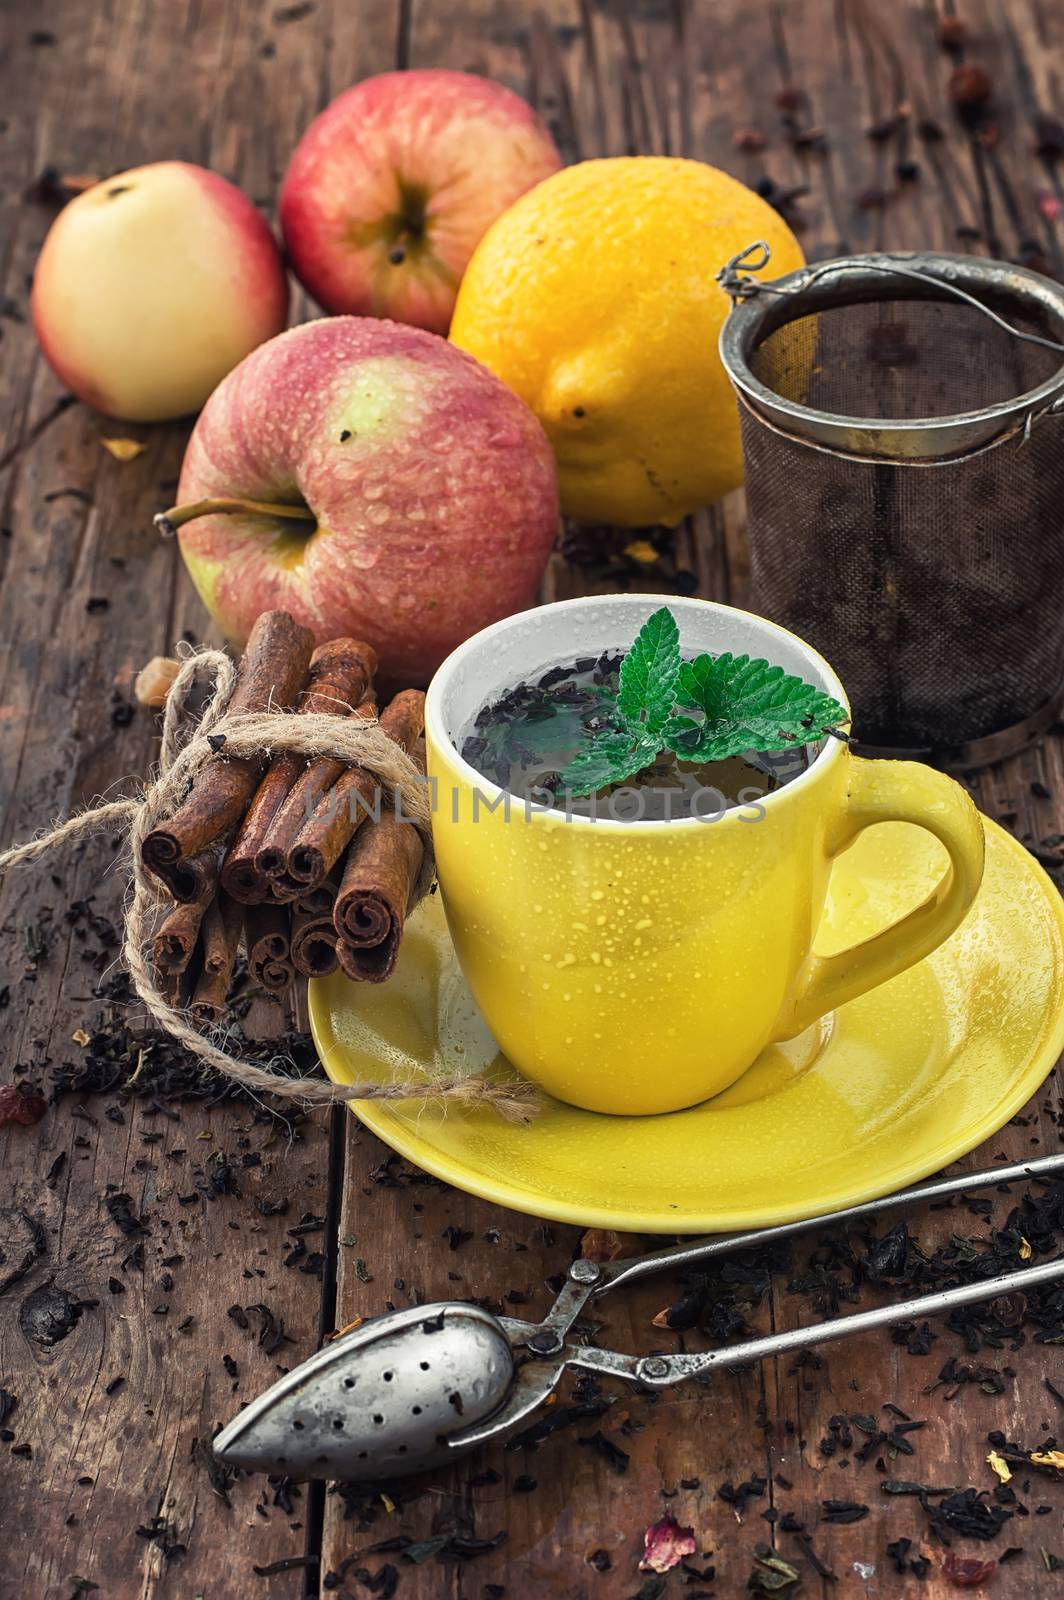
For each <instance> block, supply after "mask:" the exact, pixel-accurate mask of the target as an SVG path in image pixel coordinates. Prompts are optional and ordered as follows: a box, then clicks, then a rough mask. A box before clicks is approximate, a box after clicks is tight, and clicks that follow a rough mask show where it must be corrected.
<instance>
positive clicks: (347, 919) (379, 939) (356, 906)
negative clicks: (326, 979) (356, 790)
mask: <svg viewBox="0 0 1064 1600" xmlns="http://www.w3.org/2000/svg"><path fill="white" fill-rule="evenodd" d="M424 853H425V847H424V845H423V843H422V840H421V835H420V834H419V833H418V830H417V829H416V828H415V827H414V825H413V823H412V822H403V821H401V820H400V818H398V817H397V816H396V815H395V812H394V811H393V810H391V808H389V809H387V810H382V812H381V815H380V820H379V821H376V820H373V819H371V820H370V821H369V822H367V823H366V824H365V826H364V827H362V828H360V829H359V830H358V832H357V833H356V835H355V837H354V839H353V840H352V842H351V848H350V850H349V851H348V853H347V861H346V863H345V865H344V873H343V877H342V879H341V880H340V892H339V894H338V895H337V897H336V906H335V909H334V911H333V923H334V925H335V928H336V932H337V934H338V935H339V941H340V942H339V944H338V945H337V951H336V953H337V958H338V960H339V963H340V966H341V967H342V968H343V970H344V972H345V973H346V974H347V976H348V977H349V978H354V979H355V980H356V981H358V982H364V983H383V982H384V980H385V979H386V978H390V977H391V975H392V972H393V971H394V969H395V962H396V958H397V957H398V954H399V945H400V942H401V940H402V937H403V926H404V924H405V922H406V916H407V912H408V911H409V909H410V902H411V900H412V899H413V895H414V889H415V886H416V884H417V880H418V874H419V873H420V871H421V863H422V859H423V856H424Z"/></svg>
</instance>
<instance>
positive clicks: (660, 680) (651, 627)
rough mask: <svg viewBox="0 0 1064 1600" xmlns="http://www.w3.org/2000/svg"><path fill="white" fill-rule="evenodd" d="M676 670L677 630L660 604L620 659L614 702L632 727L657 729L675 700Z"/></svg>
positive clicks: (655, 730)
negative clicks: (617, 690) (658, 609)
mask: <svg viewBox="0 0 1064 1600" xmlns="http://www.w3.org/2000/svg"><path fill="white" fill-rule="evenodd" d="M679 672H680V630H679V628H678V627H677V626H676V618H675V617H674V616H673V614H672V612H671V611H670V610H669V608H668V606H662V607H661V609H660V611H655V612H654V615H653V616H652V617H648V618H647V620H646V622H644V624H643V626H642V627H641V628H640V630H639V632H638V633H637V634H636V637H635V641H634V643H633V645H632V648H631V649H630V650H629V651H628V654H627V655H626V656H625V658H624V660H623V661H622V662H621V673H620V691H619V693H618V695H617V705H618V707H619V709H620V712H621V714H622V716H623V717H624V718H625V719H626V720H627V721H628V722H629V723H630V724H632V725H633V731H643V732H646V733H653V734H656V733H658V732H660V730H661V728H662V727H663V725H664V723H665V721H666V718H667V717H668V715H669V713H670V711H671V710H672V708H673V704H674V703H675V700H676V680H677V677H678V676H679ZM656 753H657V752H656V751H655V754H656Z"/></svg>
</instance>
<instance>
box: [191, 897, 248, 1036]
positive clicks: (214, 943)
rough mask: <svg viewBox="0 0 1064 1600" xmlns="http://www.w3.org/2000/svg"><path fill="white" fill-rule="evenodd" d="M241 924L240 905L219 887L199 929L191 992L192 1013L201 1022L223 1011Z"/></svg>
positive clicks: (217, 1016) (216, 1018)
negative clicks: (198, 953)
mask: <svg viewBox="0 0 1064 1600" xmlns="http://www.w3.org/2000/svg"><path fill="white" fill-rule="evenodd" d="M243 924H244V918H243V911H242V908H241V907H240V906H239V905H238V904H237V902H236V901H235V900H231V899H230V898H229V896H228V895H227V894H226V893H225V891H224V890H219V892H218V895H217V897H216V898H215V899H214V900H212V901H211V903H210V905H209V906H208V907H207V910H206V913H205V915H204V918H203V926H202V928H201V930H200V949H201V951H202V957H203V965H202V967H201V969H200V975H199V979H198V981H197V983H196V987H195V989H194V990H193V992H192V1013H193V1015H194V1016H196V1017H198V1018H199V1020H200V1021H201V1022H217V1021H218V1019H219V1017H220V1016H221V1015H222V1013H223V1012H224V1010H225V1001H226V996H227V995H228V993H229V985H230V983H231V982H232V978H233V968H234V966H235V965H236V956H237V951H238V949H239V948H240V932H241V929H242V927H243Z"/></svg>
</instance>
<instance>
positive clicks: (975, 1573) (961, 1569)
mask: <svg viewBox="0 0 1064 1600" xmlns="http://www.w3.org/2000/svg"><path fill="white" fill-rule="evenodd" d="M942 1571H943V1573H944V1574H945V1575H946V1577H947V1578H948V1579H949V1581H950V1583H952V1584H953V1585H954V1587H955V1588H957V1589H974V1588H975V1587H976V1585H977V1584H980V1583H985V1582H986V1580H987V1579H988V1578H992V1577H993V1576H994V1573H995V1572H996V1571H997V1562H996V1561H980V1560H979V1559H978V1558H977V1557H976V1556H959V1555H956V1554H955V1553H954V1551H952V1550H951V1551H950V1552H949V1554H948V1555H947V1556H946V1559H945V1560H944V1561H943V1563H942Z"/></svg>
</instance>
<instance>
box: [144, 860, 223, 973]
mask: <svg viewBox="0 0 1064 1600" xmlns="http://www.w3.org/2000/svg"><path fill="white" fill-rule="evenodd" d="M194 860H195V861H196V862H198V863H203V864H204V869H205V870H204V872H203V877H202V881H201V883H200V887H199V890H198V892H197V894H196V897H195V899H193V900H186V901H183V902H182V901H178V903H177V904H176V905H175V906H174V908H173V910H172V911H171V912H170V913H169V914H168V915H167V916H166V917H164V918H163V920H162V922H161V923H160V924H159V927H158V929H157V930H156V933H155V937H154V939H153V940H152V958H153V960H154V963H155V970H156V971H157V972H161V973H167V974H168V975H169V976H171V977H178V976H180V974H181V973H183V972H184V971H185V969H186V968H187V966H188V964H189V962H190V961H191V959H192V952H193V951H194V950H195V948H196V940H197V939H198V938H199V931H200V924H201V923H202V921H203V917H204V913H205V912H206V910H207V907H208V906H209V905H210V903H211V901H212V900H213V899H214V894H215V890H216V888H217V886H218V856H217V854H216V852H214V851H213V850H212V851H210V852H208V854H207V855H206V856H197V857H195V858H194Z"/></svg>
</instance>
